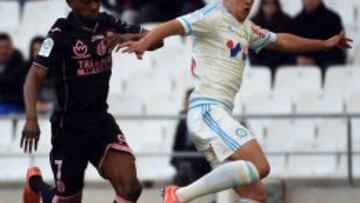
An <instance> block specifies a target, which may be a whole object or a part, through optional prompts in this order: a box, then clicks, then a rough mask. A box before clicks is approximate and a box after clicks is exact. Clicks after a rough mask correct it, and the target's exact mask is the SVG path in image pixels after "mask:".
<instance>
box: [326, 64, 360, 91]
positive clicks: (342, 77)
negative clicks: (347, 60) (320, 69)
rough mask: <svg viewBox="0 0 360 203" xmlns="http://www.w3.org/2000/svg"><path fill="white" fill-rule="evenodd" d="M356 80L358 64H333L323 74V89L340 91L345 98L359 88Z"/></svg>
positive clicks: (359, 69)
mask: <svg viewBox="0 0 360 203" xmlns="http://www.w3.org/2000/svg"><path fill="white" fill-rule="evenodd" d="M358 81H360V67H359V66H333V67H330V68H329V69H328V70H327V72H326V75H325V91H335V92H340V93H342V96H343V97H344V98H347V97H348V96H349V95H350V94H351V93H352V92H355V91H359V90H360V86H359V85H356V84H357V83H358Z"/></svg>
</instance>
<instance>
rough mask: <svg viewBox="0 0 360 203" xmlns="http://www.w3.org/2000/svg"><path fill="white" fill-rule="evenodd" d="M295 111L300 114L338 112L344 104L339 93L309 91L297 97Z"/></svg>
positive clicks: (340, 111) (341, 111) (341, 110)
mask: <svg viewBox="0 0 360 203" xmlns="http://www.w3.org/2000/svg"><path fill="white" fill-rule="evenodd" d="M295 111H296V113H300V114H340V113H343V111H344V104H343V100H342V98H341V96H340V95H339V93H335V92H322V91H320V92H311V93H306V94H303V95H302V96H300V97H299V98H298V99H297V101H296V107H295Z"/></svg>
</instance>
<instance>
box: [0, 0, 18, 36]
mask: <svg viewBox="0 0 360 203" xmlns="http://www.w3.org/2000/svg"><path fill="white" fill-rule="evenodd" d="M0 19H2V20H1V21H0V30H1V31H4V30H7V29H9V28H15V27H17V26H18V25H19V23H20V4H19V2H17V1H1V2H0Z"/></svg>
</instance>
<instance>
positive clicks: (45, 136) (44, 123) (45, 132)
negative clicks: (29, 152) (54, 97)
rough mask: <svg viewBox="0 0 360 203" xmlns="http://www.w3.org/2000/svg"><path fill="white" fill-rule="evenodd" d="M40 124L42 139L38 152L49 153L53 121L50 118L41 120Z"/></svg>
mask: <svg viewBox="0 0 360 203" xmlns="http://www.w3.org/2000/svg"><path fill="white" fill-rule="evenodd" d="M39 126H40V131H41V135H40V140H39V145H38V152H40V153H49V152H50V150H51V147H52V145H51V123H50V121H49V119H41V120H39Z"/></svg>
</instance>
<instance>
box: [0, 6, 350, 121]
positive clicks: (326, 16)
mask: <svg viewBox="0 0 360 203" xmlns="http://www.w3.org/2000/svg"><path fill="white" fill-rule="evenodd" d="M102 3H103V6H104V8H106V9H107V10H110V11H112V12H113V13H114V14H115V15H118V16H119V17H121V18H123V19H125V20H126V21H128V22H130V23H133V24H144V23H150V22H151V23H154V22H163V21H166V20H170V19H173V18H175V17H177V16H180V15H183V14H186V13H190V12H192V11H195V10H197V9H199V8H201V7H203V6H204V5H205V2H203V1H202V0H172V1H169V0H151V1H150V0H102ZM302 3H303V9H302V11H301V12H300V13H299V14H298V15H296V16H295V17H294V18H291V17H290V16H289V15H287V14H286V13H285V12H284V11H283V9H282V5H281V4H280V2H279V0H261V3H260V7H259V10H258V11H257V12H256V13H255V15H254V16H253V17H252V20H253V22H254V23H256V24H257V25H259V26H261V27H263V28H266V29H269V30H271V31H273V32H277V33H281V32H289V33H294V34H297V35H300V36H304V37H309V38H318V39H327V38H329V37H331V36H333V35H335V34H338V33H340V32H341V31H342V30H344V26H343V24H342V21H341V18H340V16H339V15H338V14H337V13H336V12H335V11H332V10H330V9H328V8H327V6H326V5H325V4H324V2H323V1H322V0H302ZM0 32H1V31H0ZM43 37H45V36H36V37H34V38H33V40H32V42H31V45H30V47H29V53H30V54H29V56H30V57H29V59H28V60H26V59H24V58H23V56H22V53H20V52H19V51H18V50H17V49H16V48H15V47H14V46H13V42H12V39H11V36H9V35H8V34H7V33H0V84H1V85H0V114H9V113H21V112H24V105H23V100H22V86H23V83H24V80H25V77H26V73H27V71H28V70H29V68H30V66H31V64H32V60H33V59H34V58H35V57H36V55H37V52H38V50H39V49H40V46H41V42H42V40H43ZM346 59H347V56H346V52H345V51H344V50H340V49H334V50H330V51H327V52H313V53H307V54H299V55H291V54H284V53H279V52H274V51H268V50H265V51H262V52H261V53H259V54H255V53H251V55H250V62H251V64H253V65H262V66H267V67H269V68H270V69H271V71H272V73H273V75H274V73H275V72H276V69H277V67H279V66H283V65H296V64H297V65H317V66H319V67H320V68H321V69H322V71H323V72H325V70H326V68H327V67H328V66H331V65H341V64H345V63H346ZM184 91H185V90H184ZM55 102H56V98H55V96H54V92H53V89H52V82H51V78H50V76H49V78H48V80H47V81H46V82H45V83H44V84H43V86H42V92H41V98H40V101H39V103H38V111H39V112H41V113H48V112H50V111H51V110H52V108H53V106H54V105H55Z"/></svg>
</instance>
